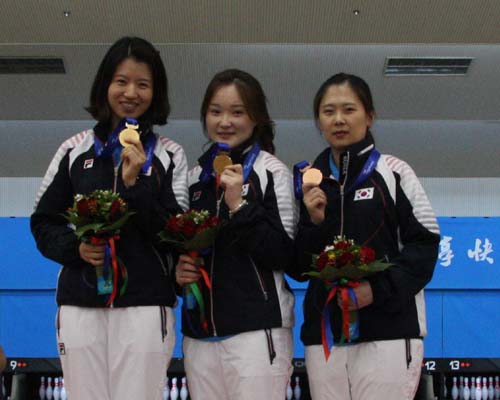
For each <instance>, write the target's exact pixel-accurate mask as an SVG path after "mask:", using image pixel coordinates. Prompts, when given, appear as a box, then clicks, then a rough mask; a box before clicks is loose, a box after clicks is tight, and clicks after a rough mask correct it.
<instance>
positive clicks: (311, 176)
mask: <svg viewBox="0 0 500 400" xmlns="http://www.w3.org/2000/svg"><path fill="white" fill-rule="evenodd" d="M322 180H323V174H322V173H321V171H320V170H319V169H317V168H309V169H307V170H306V172H304V175H303V176H302V182H303V183H309V184H312V185H314V186H319V184H320V183H321V181H322Z"/></svg>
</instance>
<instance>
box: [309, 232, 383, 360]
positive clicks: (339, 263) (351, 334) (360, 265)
mask: <svg viewBox="0 0 500 400" xmlns="http://www.w3.org/2000/svg"><path fill="white" fill-rule="evenodd" d="M390 266H391V264H389V263H387V262H383V261H380V260H375V251H374V250H373V249H372V248H370V247H366V246H359V245H356V244H355V243H354V241H353V240H350V239H346V238H345V237H343V236H338V237H336V238H335V240H334V241H333V244H332V245H329V246H326V247H325V249H324V250H323V251H322V252H321V253H320V254H318V255H316V254H315V255H313V257H312V267H313V270H312V271H309V272H305V273H304V275H308V276H310V277H313V278H318V279H321V280H322V281H323V282H324V283H325V286H326V287H327V289H328V290H329V293H328V296H327V299H326V303H325V305H324V307H323V318H322V320H321V331H322V332H321V337H322V342H323V350H324V352H325V356H326V358H327V359H328V357H329V355H330V348H331V346H332V345H333V336H332V329H331V326H330V315H329V307H328V305H329V303H330V301H331V300H332V299H334V298H335V296H336V294H337V293H340V296H341V299H342V307H341V308H342V337H341V339H340V344H343V343H344V342H351V341H353V340H356V339H357V338H358V336H359V324H358V312H357V311H350V312H349V310H348V305H349V299H352V300H353V302H354V303H355V304H357V299H356V295H355V293H354V290H353V288H355V287H357V286H359V284H360V280H361V279H364V278H367V277H368V276H371V275H373V274H375V273H377V272H379V271H383V270H385V269H386V268H388V267H390Z"/></svg>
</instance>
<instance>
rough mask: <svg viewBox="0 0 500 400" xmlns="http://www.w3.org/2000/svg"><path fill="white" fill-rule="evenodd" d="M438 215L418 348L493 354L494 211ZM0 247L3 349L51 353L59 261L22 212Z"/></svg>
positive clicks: (9, 221)
mask: <svg viewBox="0 0 500 400" xmlns="http://www.w3.org/2000/svg"><path fill="white" fill-rule="evenodd" d="M439 222H440V225H441V230H442V238H445V237H447V238H451V239H447V242H443V240H442V246H441V248H440V259H439V260H438V262H437V264H436V270H435V274H434V277H433V280H432V281H431V283H430V284H429V286H428V289H427V290H426V302H427V327H428V332H429V335H428V337H427V338H426V339H425V355H426V357H432V358H437V357H470V358H477V357H500V341H499V340H498V332H500V312H499V310H500V287H499V282H500V268H499V266H500V255H499V250H500V243H499V240H500V218H439ZM478 239H479V240H480V246H479V248H478V249H479V251H478V252H476V251H475V250H477V249H476V247H475V246H476V240H478ZM486 239H488V242H486ZM486 243H489V245H487V246H486ZM450 250H451V252H452V254H453V257H451V258H450ZM469 251H470V253H469ZM0 254H1V255H2V256H1V257H0V343H1V344H2V345H3V346H4V348H5V350H6V352H7V354H8V355H9V356H15V357H56V356H57V352H56V343H55V329H54V316H55V312H56V305H55V299H54V298H55V290H54V289H55V286H56V281H57V273H58V271H59V266H58V265H57V264H55V263H53V262H51V261H49V260H47V259H45V258H44V257H42V256H41V255H40V253H39V252H38V250H37V249H36V246H35V243H34V241H33V238H32V236H31V233H30V229H29V219H28V218H0ZM490 261H491V262H490ZM443 264H448V265H443ZM288 281H289V283H290V286H291V287H292V288H293V290H294V292H295V293H296V300H295V315H296V325H295V328H294V345H295V350H294V356H295V357H297V358H302V357H304V350H303V346H302V344H301V342H300V326H301V325H302V318H303V316H302V302H303V299H304V295H305V289H306V287H307V282H306V283H300V282H296V281H293V280H291V279H289V280H288ZM461 289H468V290H461ZM471 289H472V290H471ZM180 310H181V308H180V305H179V306H178V307H177V308H176V310H175V313H176V333H177V344H176V347H175V349H174V357H181V356H182V350H181V349H182V336H181V334H180V322H181V318H180Z"/></svg>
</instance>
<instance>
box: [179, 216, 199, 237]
mask: <svg viewBox="0 0 500 400" xmlns="http://www.w3.org/2000/svg"><path fill="white" fill-rule="evenodd" d="M195 233H196V224H195V223H194V222H193V220H191V219H186V220H185V221H184V226H183V227H182V234H183V235H184V236H186V237H187V238H191V237H193V236H194V235H195Z"/></svg>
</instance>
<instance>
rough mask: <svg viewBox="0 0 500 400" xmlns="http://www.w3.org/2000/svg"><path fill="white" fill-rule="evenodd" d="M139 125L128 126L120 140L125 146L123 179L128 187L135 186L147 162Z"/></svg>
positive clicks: (121, 133) (123, 151)
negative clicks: (138, 130)
mask: <svg viewBox="0 0 500 400" xmlns="http://www.w3.org/2000/svg"><path fill="white" fill-rule="evenodd" d="M137 128H138V126H137V125H129V124H126V128H125V129H124V130H123V131H121V132H120V136H119V140H120V143H121V145H122V146H123V150H122V154H121V160H122V179H123V183H124V185H125V186H126V187H130V186H134V185H135V182H136V180H137V176H138V175H139V172H140V171H141V168H142V166H143V165H144V163H145V162H146V153H145V152H144V147H143V146H142V143H141V140H140V137H139V133H138V132H137V130H135V129H137Z"/></svg>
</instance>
